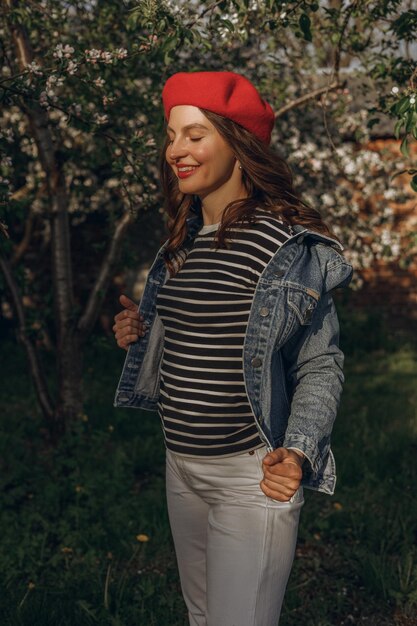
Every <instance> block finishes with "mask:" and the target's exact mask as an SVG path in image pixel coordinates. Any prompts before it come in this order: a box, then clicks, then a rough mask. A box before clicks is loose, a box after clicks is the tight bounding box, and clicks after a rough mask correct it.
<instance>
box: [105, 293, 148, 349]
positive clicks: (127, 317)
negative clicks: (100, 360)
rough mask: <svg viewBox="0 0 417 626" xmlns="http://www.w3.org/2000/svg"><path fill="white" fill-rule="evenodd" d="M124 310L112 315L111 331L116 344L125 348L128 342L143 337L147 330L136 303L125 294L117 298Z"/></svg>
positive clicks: (127, 346)
mask: <svg viewBox="0 0 417 626" xmlns="http://www.w3.org/2000/svg"><path fill="white" fill-rule="evenodd" d="M119 301H120V304H121V305H122V306H124V307H125V308H124V310H123V311H120V313H118V314H117V315H115V316H114V322H115V324H114V326H113V329H112V330H113V332H114V334H115V337H116V341H117V345H118V346H119V347H120V348H124V349H125V350H127V349H128V348H129V344H130V343H133V342H134V341H137V340H138V339H139V337H143V336H144V334H145V332H146V331H147V326H146V324H145V322H144V321H143V315H141V314H140V313H138V305H137V304H136V303H135V302H133V300H131V299H130V298H128V297H127V296H125V295H121V296H120V298H119Z"/></svg>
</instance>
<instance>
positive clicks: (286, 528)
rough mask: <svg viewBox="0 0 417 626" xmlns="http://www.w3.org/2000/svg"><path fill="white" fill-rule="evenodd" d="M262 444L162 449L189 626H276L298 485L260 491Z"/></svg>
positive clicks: (287, 569)
mask: <svg viewBox="0 0 417 626" xmlns="http://www.w3.org/2000/svg"><path fill="white" fill-rule="evenodd" d="M266 453H267V450H266V447H262V448H259V449H257V450H255V452H252V453H249V452H244V453H241V454H238V455H236V456H232V457H227V458H223V459H210V458H208V457H205V458H202V459H191V458H187V457H185V456H181V455H179V454H175V453H173V452H171V451H169V450H167V453H166V487H167V502H168V514H169V520H170V525H171V530H172V535H173V539H174V545H175V552H176V556H177V562H178V569H179V574H180V581H181V588H182V593H183V596H184V600H185V603H186V605H187V608H188V617H189V621H190V626H277V625H278V622H279V616H280V613H281V607H282V601H283V598H284V593H285V588H286V585H287V582H288V578H289V575H290V571H291V567H292V563H293V559H294V553H295V546H296V542H297V531H298V522H299V517H300V511H301V508H302V506H303V504H304V495H303V488H302V487H301V486H300V488H299V489H298V490H297V491H296V493H295V494H294V496H293V497H292V498H291V500H290V501H289V502H278V501H277V500H273V499H272V498H268V497H267V496H265V495H264V493H263V492H262V490H261V488H260V485H259V483H260V481H261V480H262V478H263V472H262V459H263V457H264V456H265V454H266Z"/></svg>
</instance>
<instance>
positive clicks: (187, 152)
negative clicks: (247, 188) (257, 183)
mask: <svg viewBox="0 0 417 626" xmlns="http://www.w3.org/2000/svg"><path fill="white" fill-rule="evenodd" d="M167 133H168V136H169V140H170V143H169V145H168V147H167V150H166V160H167V161H168V163H169V165H170V166H171V167H172V169H173V171H174V173H175V175H176V176H177V178H178V185H179V189H180V191H181V192H183V193H187V194H195V195H198V196H200V197H201V198H204V197H205V196H207V195H208V194H210V193H212V192H213V191H216V190H218V189H219V188H221V187H222V186H223V185H225V184H226V183H228V182H229V181H230V180H231V179H233V178H235V179H236V182H238V181H240V180H241V174H240V173H239V170H238V163H237V161H236V157H235V156H234V154H233V152H232V150H231V148H230V146H229V145H228V144H227V143H226V141H225V140H224V139H223V137H222V136H221V135H220V133H219V132H218V130H217V129H216V128H215V126H214V125H213V124H212V123H211V122H210V121H209V120H208V119H207V118H206V116H205V115H204V114H203V113H202V112H201V111H200V109H198V108H197V107H195V106H191V105H179V106H175V107H173V108H172V109H171V112H170V116H169V120H168V126H167Z"/></svg>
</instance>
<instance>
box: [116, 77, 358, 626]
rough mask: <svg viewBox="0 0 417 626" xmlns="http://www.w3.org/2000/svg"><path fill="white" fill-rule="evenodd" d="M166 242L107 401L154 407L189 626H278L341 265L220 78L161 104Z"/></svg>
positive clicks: (244, 94)
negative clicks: (164, 126) (159, 426)
mask: <svg viewBox="0 0 417 626" xmlns="http://www.w3.org/2000/svg"><path fill="white" fill-rule="evenodd" d="M162 98H163V104H164V110H165V116H166V119H167V121H168V125H167V139H166V143H165V146H164V148H163V152H162V159H161V180H162V185H163V189H164V192H165V198H166V206H165V209H166V212H167V214H168V229H169V236H168V238H167V240H166V241H165V243H164V245H163V246H162V248H161V249H160V250H159V252H158V254H157V256H156V258H155V261H154V263H153V265H152V267H151V269H150V271H149V275H148V279H147V282H146V286H145V290H144V293H143V297H142V301H141V305H140V307H139V310H137V306H136V305H135V304H134V303H133V302H132V301H131V300H129V298H127V297H126V296H121V299H120V301H121V303H122V305H123V306H124V307H125V308H124V310H123V311H122V312H121V313H119V314H118V315H116V317H115V325H114V332H115V335H116V339H117V343H118V345H119V346H120V347H122V348H125V349H128V348H129V351H128V355H127V357H126V362H125V366H124V369H123V373H122V376H121V379H120V382H119V386H118V389H117V393H116V399H115V406H125V407H135V408H142V409H149V410H153V411H156V410H158V412H159V415H160V418H161V423H162V427H163V432H164V436H165V442H166V448H167V449H166V486H167V501H168V513H169V519H170V524H171V529H172V533H173V538H174V544H175V550H176V555H177V561H178V567H179V573H180V579H181V587H182V591H183V595H184V599H185V602H186V605H187V608H188V615H189V621H190V624H191V625H192V626H203V625H205V626H233V625H235V626H276V625H277V624H278V621H279V615H280V612H281V606H282V601H283V597H284V592H285V587H286V584H287V581H288V577H289V574H290V570H291V566H292V562H293V558H294V552H295V545H296V539H297V530H298V522H299V515H300V510H301V507H302V505H303V503H304V497H303V487H307V488H310V489H315V490H318V491H323V492H325V493H329V494H332V493H333V492H334V486H335V480H336V476H335V464H334V458H333V454H332V451H331V449H330V435H331V430H332V425H333V421H334V419H335V417H336V413H337V409H338V405H339V400H340V395H341V391H342V384H343V382H344V376H343V361H344V356H343V353H342V352H341V350H340V349H339V345H338V343H339V325H338V318H337V313H336V310H335V306H334V302H333V299H332V295H331V291H332V290H333V289H334V288H336V287H341V286H347V285H348V284H349V282H350V280H351V276H352V267H351V266H350V265H349V264H348V263H347V262H346V260H345V259H344V257H343V255H342V254H341V250H343V247H342V245H341V244H340V242H339V241H338V240H337V239H336V238H335V237H334V236H332V234H331V232H330V231H329V229H328V227H327V226H326V225H325V224H324V223H323V221H322V220H321V217H320V214H319V213H318V212H317V211H316V210H314V209H312V208H310V207H308V206H307V205H306V204H305V203H303V202H302V201H301V200H300V199H299V198H298V196H297V195H296V193H295V191H294V189H293V186H292V175H291V171H290V169H289V167H288V166H287V165H286V163H285V162H284V161H283V160H282V159H280V158H279V157H278V156H277V155H276V154H274V153H273V152H272V151H271V150H270V148H269V142H270V136H271V131H272V128H273V124H274V114H273V111H272V109H271V107H270V106H269V105H268V104H267V103H266V102H265V101H264V100H263V99H262V98H261V96H260V95H259V93H258V91H257V90H256V88H255V87H254V86H253V85H252V83H251V82H250V81H248V80H247V79H246V78H244V77H243V76H241V75H238V74H235V73H232V72H195V73H185V72H184V73H177V74H174V75H173V76H171V78H170V79H169V80H168V81H167V82H166V84H165V86H164V89H163V93H162Z"/></svg>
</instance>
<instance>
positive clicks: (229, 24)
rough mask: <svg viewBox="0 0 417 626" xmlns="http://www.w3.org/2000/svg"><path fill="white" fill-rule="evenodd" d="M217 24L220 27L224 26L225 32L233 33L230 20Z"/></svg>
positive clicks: (233, 29) (233, 28)
mask: <svg viewBox="0 0 417 626" xmlns="http://www.w3.org/2000/svg"><path fill="white" fill-rule="evenodd" d="M219 24H220V25H221V26H225V28H227V30H229V31H230V32H231V33H234V32H235V27H234V26H233V24H232V22H231V21H230V20H219Z"/></svg>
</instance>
